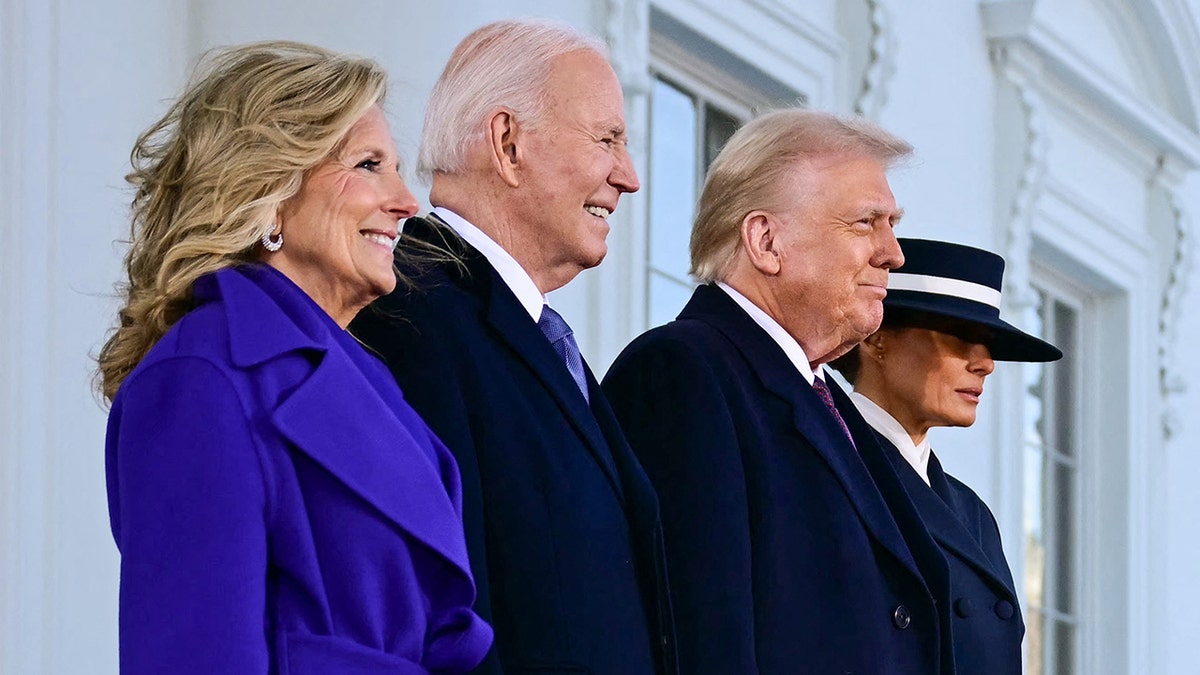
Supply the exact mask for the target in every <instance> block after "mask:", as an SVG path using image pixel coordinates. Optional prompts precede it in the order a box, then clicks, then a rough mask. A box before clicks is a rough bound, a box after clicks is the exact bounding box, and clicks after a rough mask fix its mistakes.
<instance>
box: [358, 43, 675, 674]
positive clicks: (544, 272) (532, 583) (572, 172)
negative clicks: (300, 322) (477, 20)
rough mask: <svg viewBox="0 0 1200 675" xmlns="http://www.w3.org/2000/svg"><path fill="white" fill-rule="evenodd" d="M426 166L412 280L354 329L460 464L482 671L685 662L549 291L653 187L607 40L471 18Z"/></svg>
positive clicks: (649, 670) (651, 555) (442, 86)
mask: <svg viewBox="0 0 1200 675" xmlns="http://www.w3.org/2000/svg"><path fill="white" fill-rule="evenodd" d="M418 170H419V171H420V172H422V173H423V174H425V175H427V176H431V177H432V190H431V193H430V202H431V203H432V204H433V205H434V207H435V208H434V209H433V212H432V213H431V214H430V216H429V217H428V218H415V219H412V220H409V221H408V223H407V224H406V226H405V231H406V236H408V237H410V238H411V240H412V242H415V243H412V244H411V245H409V246H406V247H405V248H404V249H402V252H401V253H400V254H399V256H398V263H399V264H400V266H401V268H402V269H403V270H404V271H406V272H407V273H408V274H409V275H410V276H411V277H412V279H413V281H414V282H415V283H414V286H415V290H401V291H398V292H396V293H393V294H392V295H391V296H389V297H386V298H384V299H381V300H380V301H379V302H378V303H377V307H376V308H375V311H371V310H368V311H367V312H364V313H363V314H362V315H360V316H359V318H358V320H357V321H356V322H355V324H354V325H353V326H352V328H351V330H352V331H353V332H354V333H355V334H356V335H358V336H359V337H360V339H362V340H364V341H365V342H366V343H367V344H369V345H370V346H371V347H373V348H374V349H376V350H377V351H378V352H379V353H380V354H381V355H383V356H384V358H385V359H386V360H387V362H388V365H389V367H390V368H391V370H392V372H393V374H394V375H395V377H396V379H397V381H399V383H400V385H401V387H402V388H403V390H404V392H405V395H406V397H407V399H408V400H409V401H410V402H411V403H412V405H413V407H414V408H416V409H417V411H418V412H419V413H420V414H421V416H422V417H423V418H424V419H425V421H426V422H427V423H428V424H429V425H430V426H431V427H432V428H433V429H434V431H435V432H436V433H437V434H438V436H439V437H441V439H442V440H443V441H444V442H445V443H446V445H447V446H448V447H449V448H450V449H451V450H452V451H453V452H454V455H455V457H456V458H457V460H458V463H459V466H460V467H461V471H462V475H463V492H464V494H463V503H464V520H465V527H466V532H467V545H468V549H469V553H470V559H471V564H472V570H473V573H474V575H475V581H476V584H477V586H478V589H479V594H478V595H479V597H478V600H477V603H476V608H477V610H478V611H479V613H480V614H481V615H482V616H483V617H484V618H485V619H487V620H488V621H489V622H491V623H492V624H493V626H494V628H495V632H496V640H495V648H494V649H493V651H492V653H491V654H489V657H488V659H487V660H486V661H485V663H484V665H483V666H482V667H481V669H480V671H479V672H486V673H501V672H504V673H535V672H536V673H575V672H579V673H584V672H586V673H594V674H596V675H653V674H664V673H673V672H675V666H674V656H673V655H674V636H673V628H672V625H671V616H670V611H669V603H668V600H667V595H666V587H665V577H664V568H665V562H664V559H663V553H662V545H661V541H662V539H661V536H662V535H661V524H660V522H659V519H658V504H657V498H656V496H655V494H654V490H653V488H652V487H651V486H650V483H649V481H648V479H647V477H646V475H645V473H644V472H643V471H642V469H641V467H640V466H639V465H638V463H637V460H636V459H635V458H634V457H633V454H632V452H631V450H630V449H629V447H628V445H627V443H626V441H625V439H624V437H623V436H622V434H621V431H620V429H619V427H618V426H617V423H616V420H615V419H614V417H613V414H612V410H611V409H610V408H609V406H608V403H607V402H606V400H605V397H604V394H603V392H602V391H601V390H600V388H599V385H598V384H597V383H596V381H595V378H594V377H593V376H592V374H591V372H590V371H589V370H588V368H587V365H586V364H585V363H584V361H583V359H582V357H581V356H580V354H579V349H578V346H577V345H576V343H575V340H574V337H573V336H572V334H571V332H570V329H569V328H568V327H567V326H566V324H565V322H563V320H562V318H561V317H560V316H558V314H557V312H555V311H554V310H553V309H551V308H550V307H549V306H548V305H547V304H546V294H547V293H549V292H550V291H552V290H554V289H556V288H560V287H562V286H563V285H565V284H567V283H568V282H569V281H571V280H572V279H573V278H574V277H575V276H576V275H577V274H579V272H580V271H582V270H584V269H587V268H589V267H593V266H595V265H597V264H599V263H600V261H601V260H602V259H603V258H604V255H605V253H606V251H607V248H606V244H605V238H606V236H607V234H608V228H609V226H608V222H607V218H608V217H609V215H611V214H612V212H613V211H614V210H616V208H617V204H618V202H619V201H620V198H621V195H623V194H626V193H630V192H635V191H636V190H637V189H638V187H639V186H638V179H637V175H636V173H635V172H634V168H633V164H632V162H631V160H630V157H629V153H628V152H627V149H626V138H625V121H624V101H623V97H622V93H621V87H620V84H619V82H618V81H617V78H616V75H615V74H614V73H613V70H612V68H611V66H610V65H609V63H608V60H607V58H606V56H605V50H604V47H603V45H602V44H600V43H599V42H597V41H596V40H595V39H594V38H591V37H588V36H586V35H584V34H581V33H579V32H576V31H575V30H573V29H570V28H568V27H566V26H563V25H560V24H553V23H546V22H539V21H502V22H498V23H494V24H490V25H488V26H484V27H483V28H480V29H479V30H477V31H475V32H474V33H472V34H471V35H469V36H468V37H467V38H465V39H464V40H463V42H462V43H461V44H459V46H458V47H457V49H455V51H454V53H453V55H452V56H451V57H450V61H449V63H448V64H447V66H446V69H445V71H444V72H443V73H442V76H441V78H440V79H439V80H438V82H437V84H436V85H435V87H434V90H433V93H432V95H431V98H430V102H429V107H428V110H427V112H426V117H425V128H424V133H423V137H422V142H421V150H420V156H419V159H418ZM431 251H432V255H430V252H431ZM413 257H415V258H416V260H415V261H414V260H412V258H413Z"/></svg>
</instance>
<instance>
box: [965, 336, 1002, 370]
mask: <svg viewBox="0 0 1200 675" xmlns="http://www.w3.org/2000/svg"><path fill="white" fill-rule="evenodd" d="M967 363H968V364H969V366H968V367H969V368H970V369H971V372H972V373H975V374H977V375H982V376H984V377H987V376H988V375H991V374H992V371H993V370H995V369H996V362H995V361H994V360H992V350H990V349H988V346H987V345H985V344H979V343H973V344H972V345H971V351H970V356H969V357H968V361H967Z"/></svg>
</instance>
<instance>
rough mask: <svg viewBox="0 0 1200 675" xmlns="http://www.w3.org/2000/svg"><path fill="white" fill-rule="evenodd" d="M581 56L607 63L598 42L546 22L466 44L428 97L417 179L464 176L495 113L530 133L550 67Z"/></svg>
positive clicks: (507, 28) (482, 33) (507, 24)
mask: <svg viewBox="0 0 1200 675" xmlns="http://www.w3.org/2000/svg"><path fill="white" fill-rule="evenodd" d="M584 49H586V50H591V51H594V52H597V53H598V54H600V55H602V56H604V57H605V58H608V49H607V48H606V47H605V45H604V43H603V42H601V41H600V40H598V39H597V38H595V37H593V36H591V35H588V34H586V33H583V32H580V31H578V30H576V29H575V28H572V27H571V26H569V25H567V24H565V23H562V22H558V21H550V20H545V19H513V20H506V21H497V22H494V23H490V24H487V25H486V26H483V27H482V28H478V29H476V30H475V31H474V32H472V33H471V34H470V35H468V36H467V37H466V38H464V39H463V41H462V42H460V43H459V44H458V47H456V48H455V49H454V53H453V54H451V55H450V60H449V62H447V63H446V68H445V70H443V71H442V75H441V77H439V78H438V81H437V84H435V85H434V87H433V92H432V93H431V94H430V95H429V104H428V106H427V107H426V109H425V126H424V129H423V130H422V133H421V148H420V151H419V152H418V155H417V175H418V176H420V178H421V179H422V180H423V181H425V182H426V183H428V182H429V181H430V179H431V178H432V177H433V174H434V173H455V172H458V171H462V170H463V169H464V168H465V167H466V160H467V152H468V150H469V149H470V148H471V147H472V146H473V145H474V144H475V143H477V142H479V140H480V139H482V138H484V136H485V132H486V126H485V122H486V120H487V117H488V114H489V113H490V112H491V111H493V110H495V109H496V108H500V107H504V108H508V109H510V110H512V111H513V114H514V115H515V116H516V118H517V119H518V120H520V121H521V123H522V124H524V125H526V126H528V127H536V126H537V125H538V123H539V122H540V121H541V119H542V116H543V114H544V112H545V105H546V81H547V79H548V78H549V75H550V66H551V65H552V62H553V61H554V59H555V58H556V57H558V56H561V55H563V54H567V53H570V52H574V51H579V50H584Z"/></svg>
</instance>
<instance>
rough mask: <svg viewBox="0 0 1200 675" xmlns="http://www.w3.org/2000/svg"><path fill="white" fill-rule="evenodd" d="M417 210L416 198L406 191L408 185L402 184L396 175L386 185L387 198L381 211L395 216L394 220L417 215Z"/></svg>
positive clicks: (418, 206) (402, 181)
mask: <svg viewBox="0 0 1200 675" xmlns="http://www.w3.org/2000/svg"><path fill="white" fill-rule="evenodd" d="M419 208H420V205H419V204H418V203H417V198H416V197H414V196H413V193H412V191H410V190H409V189H408V185H406V184H405V183H404V179H403V178H401V177H400V175H399V174H397V175H396V179H395V180H394V181H391V182H390V183H389V185H388V197H387V200H386V201H385V202H384V204H383V209H384V210H385V211H387V212H388V213H389V214H391V215H393V216H395V217H396V219H401V218H411V217H413V216H415V215H417V211H418V209H419Z"/></svg>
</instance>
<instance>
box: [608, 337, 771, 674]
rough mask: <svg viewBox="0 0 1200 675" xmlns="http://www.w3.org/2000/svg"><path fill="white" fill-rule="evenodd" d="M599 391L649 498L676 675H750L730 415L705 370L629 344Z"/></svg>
mask: <svg viewBox="0 0 1200 675" xmlns="http://www.w3.org/2000/svg"><path fill="white" fill-rule="evenodd" d="M604 390H605V393H606V394H607V396H608V398H609V400H610V402H611V404H612V407H613V409H614V411H615V413H616V415H617V418H618V420H619V421H620V423H621V427H622V429H623V430H624V432H625V434H626V436H627V437H628V439H629V443H630V445H631V446H632V447H633V450H634V452H635V453H636V454H637V456H638V459H639V460H640V461H641V463H642V466H643V467H644V468H645V470H646V473H647V474H648V475H649V476H650V480H651V482H652V483H653V484H654V488H655V490H656V491H657V492H658V498H659V504H660V508H661V512H662V521H663V531H664V536H665V538H666V550H667V572H668V578H669V579H670V584H671V599H672V606H673V609H674V613H675V620H676V630H677V634H678V635H677V637H678V645H679V666H680V672H683V673H694V674H696V675H727V674H728V673H742V674H747V675H752V674H753V673H757V672H758V668H757V665H756V662H755V653H754V599H753V591H752V589H753V581H752V570H751V550H750V528H751V522H750V518H751V516H750V513H749V507H748V506H747V499H746V479H745V475H744V471H743V466H742V454H741V449H740V447H739V440H738V436H737V431H736V427H735V425H734V415H735V414H736V411H734V410H731V408H730V404H729V402H728V401H727V400H726V397H725V394H724V392H723V390H722V387H721V382H720V380H719V378H718V376H717V375H716V374H715V372H714V370H713V368H712V364H711V362H710V361H709V360H708V359H707V358H705V357H704V356H703V355H701V354H699V353H697V352H695V351H694V350H693V349H692V348H691V347H689V346H688V345H687V344H684V343H681V342H676V341H672V340H655V341H643V342H641V343H635V344H634V346H632V347H631V348H630V349H628V350H627V351H626V353H625V354H622V356H621V357H620V358H619V359H618V360H617V362H616V363H615V364H614V365H613V367H612V369H610V371H609V373H608V375H607V376H606V377H605V380H604Z"/></svg>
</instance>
